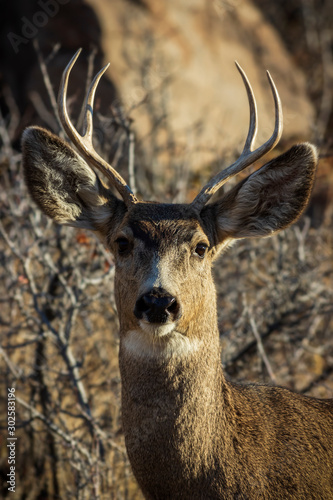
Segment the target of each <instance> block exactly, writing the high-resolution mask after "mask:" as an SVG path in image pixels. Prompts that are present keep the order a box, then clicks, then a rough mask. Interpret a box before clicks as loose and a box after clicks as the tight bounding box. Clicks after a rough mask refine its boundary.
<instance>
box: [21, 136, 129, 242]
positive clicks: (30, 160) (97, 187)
mask: <svg viewBox="0 0 333 500" xmlns="http://www.w3.org/2000/svg"><path fill="white" fill-rule="evenodd" d="M22 154H23V162H22V163H23V169H24V176H25V181H26V184H27V186H28V189H29V191H30V194H31V196H32V198H33V200H34V201H35V202H36V203H37V205H38V206H39V207H40V208H41V210H42V211H43V212H44V213H45V214H46V215H48V216H49V217H51V218H52V219H53V220H54V221H56V222H58V223H59V224H66V225H69V226H73V227H78V228H85V229H91V230H93V231H99V232H100V233H105V232H106V230H107V228H108V225H109V222H110V221H111V218H114V217H115V216H116V217H117V216H118V217H122V215H123V214H124V212H125V210H126V209H125V204H124V202H123V201H121V200H118V199H117V198H116V197H115V196H114V195H113V194H112V193H111V192H110V190H109V189H107V188H106V187H105V186H104V185H103V184H102V182H101V181H100V179H99V178H98V177H97V175H96V174H95V172H94V171H93V170H92V169H91V168H90V167H89V166H88V165H87V163H86V162H85V161H84V160H83V159H82V158H81V157H80V156H79V155H78V154H77V153H76V152H75V151H74V149H72V148H71V147H70V146H69V145H68V144H67V143H66V142H65V141H63V140H61V139H60V138H59V137H57V136H56V135H54V134H51V133H50V132H48V131H47V130H45V129H42V128H40V127H29V128H27V129H26V130H25V131H24V133H23V138H22Z"/></svg>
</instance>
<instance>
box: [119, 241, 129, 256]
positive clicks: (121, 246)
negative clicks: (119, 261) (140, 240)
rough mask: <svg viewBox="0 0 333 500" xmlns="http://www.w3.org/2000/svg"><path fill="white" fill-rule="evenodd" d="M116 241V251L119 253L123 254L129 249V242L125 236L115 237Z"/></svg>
mask: <svg viewBox="0 0 333 500" xmlns="http://www.w3.org/2000/svg"><path fill="white" fill-rule="evenodd" d="M116 243H117V246H118V253H119V255H125V254H126V253H127V252H128V251H129V249H130V242H129V241H128V239H127V238H123V237H121V238H118V239H116Z"/></svg>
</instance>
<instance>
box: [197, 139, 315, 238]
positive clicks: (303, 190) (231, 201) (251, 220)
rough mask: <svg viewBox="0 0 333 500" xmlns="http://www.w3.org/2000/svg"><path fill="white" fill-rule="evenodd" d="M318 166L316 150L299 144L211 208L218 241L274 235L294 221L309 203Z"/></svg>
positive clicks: (242, 182)
mask: <svg viewBox="0 0 333 500" xmlns="http://www.w3.org/2000/svg"><path fill="white" fill-rule="evenodd" d="M316 165H317V152H316V149H315V147H314V146H312V145H311V144H308V143H304V144H298V145H296V146H293V147H292V148H291V149H289V151H287V152H286V153H284V154H282V155H280V156H278V157H277V158H275V159H274V160H272V161H270V162H269V163H267V164H266V165H264V166H263V167H262V168H260V169H259V170H257V171H256V172H254V173H253V174H251V175H250V176H249V177H247V178H246V179H245V180H243V181H241V182H240V183H239V184H237V185H236V186H235V187H234V188H232V189H231V190H230V191H229V192H227V193H226V194H225V195H224V196H222V198H221V199H220V200H218V201H217V202H216V203H213V204H212V205H208V206H207V207H206V208H207V209H208V210H213V212H214V220H215V224H216V233H217V239H218V242H219V243H221V242H223V241H224V240H226V239H238V238H246V237H250V238H251V237H252V238H254V237H262V236H271V235H272V234H274V233H276V232H278V231H281V230H282V229H285V228H286V227H288V226H289V225H290V224H292V223H293V222H295V221H296V220H297V219H298V217H299V216H300V215H301V213H302V212H303V210H304V208H305V207H306V205H307V203H308V201H309V197H310V194H311V190H312V186H313V182H314V178H315V169H316ZM209 207H210V208H209Z"/></svg>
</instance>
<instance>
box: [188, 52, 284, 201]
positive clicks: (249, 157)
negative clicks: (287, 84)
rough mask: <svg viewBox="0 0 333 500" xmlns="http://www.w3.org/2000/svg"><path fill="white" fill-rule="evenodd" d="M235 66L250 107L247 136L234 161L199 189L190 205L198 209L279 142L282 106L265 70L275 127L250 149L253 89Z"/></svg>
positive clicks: (254, 107) (254, 115)
mask: <svg viewBox="0 0 333 500" xmlns="http://www.w3.org/2000/svg"><path fill="white" fill-rule="evenodd" d="M236 66H237V69H238V71H239V72H240V74H241V76H242V78H243V82H244V84H245V88H246V92H247V97H248V101H249V107H250V125H249V131H248V134H247V138H246V141H245V145H244V149H243V151H242V153H241V155H240V157H239V158H238V160H237V161H235V163H233V164H232V165H230V166H229V167H227V168H226V169H224V170H223V171H222V172H219V173H218V174H217V175H215V176H214V177H213V178H212V179H211V180H210V181H209V182H208V183H207V184H206V186H204V188H203V189H202V190H201V191H200V193H199V194H198V195H197V197H196V198H195V199H194V200H193V201H192V203H191V205H192V206H193V207H194V208H195V209H196V210H198V211H200V210H201V209H202V208H203V206H204V205H206V203H207V202H208V201H209V200H210V198H211V197H212V196H213V194H215V193H216V191H218V190H219V189H220V188H221V187H222V186H223V185H224V184H225V183H226V182H227V181H228V180H229V179H231V178H232V177H234V176H235V175H237V174H239V172H241V171H242V170H244V169H245V168H246V167H248V166H249V165H251V164H252V163H254V162H255V161H257V160H259V158H261V157H262V156H264V155H265V154H267V153H268V152H269V151H271V150H272V149H273V148H274V147H275V146H276V145H277V143H278V142H279V140H280V138H281V135H282V129H283V116H282V106H281V101H280V97H279V94H278V91H277V89H276V86H275V84H274V81H273V79H272V77H271V75H270V73H269V72H268V71H267V78H268V81H269V84H270V87H271V90H272V94H273V98H274V107H275V127H274V131H273V134H272V135H271V137H270V138H269V139H268V140H267V141H266V142H265V143H264V144H262V145H261V146H259V147H258V148H257V149H255V150H254V151H252V147H253V143H254V141H255V137H256V134H257V105H256V101H255V97H254V94H253V90H252V88H251V85H250V82H249V80H248V78H247V76H246V74H245V72H244V70H243V69H242V68H241V67H240V66H239V64H238V63H237V62H236Z"/></svg>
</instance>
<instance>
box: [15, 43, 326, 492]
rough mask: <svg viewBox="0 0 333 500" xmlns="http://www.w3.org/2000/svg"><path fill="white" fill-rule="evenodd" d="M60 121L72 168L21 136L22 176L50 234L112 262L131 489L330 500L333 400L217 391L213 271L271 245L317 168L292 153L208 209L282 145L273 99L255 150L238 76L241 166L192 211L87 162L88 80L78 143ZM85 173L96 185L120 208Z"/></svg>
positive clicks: (41, 136)
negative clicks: (75, 233)
mask: <svg viewBox="0 0 333 500" xmlns="http://www.w3.org/2000/svg"><path fill="white" fill-rule="evenodd" d="M78 55H79V52H77V54H76V55H75V56H74V57H73V59H72V60H71V61H70V63H69V64H68V66H67V68H66V69H65V71H64V74H63V78H62V83H61V87H60V92H59V99H58V107H59V115H60V118H61V121H62V124H63V126H64V128H65V130H66V132H67V134H68V136H69V137H70V139H71V141H72V143H73V144H74V146H75V147H76V148H77V150H78V151H79V153H80V154H78V153H77V152H76V151H75V150H74V149H72V148H71V147H70V146H69V145H68V144H67V143H66V142H64V141H63V140H61V139H60V138H59V137H57V136H56V135H53V134H51V133H50V132H48V131H47V130H44V129H42V128H38V127H31V128H28V129H27V130H26V131H25V132H24V136H23V143H22V145H23V146H22V147H23V166H24V172H25V179H26V183H27V185H28V188H29V191H30V193H31V196H32V198H33V199H34V200H35V202H36V203H37V205H38V206H39V207H40V208H41V209H42V211H43V212H44V213H45V214H46V215H48V216H50V217H51V218H52V219H54V220H55V221H56V222H58V223H60V224H67V225H69V226H73V227H77V228H85V229H90V230H92V231H95V232H96V233H97V234H98V235H99V237H100V238H101V239H102V240H103V242H104V243H105V245H106V246H107V247H108V248H109V249H110V250H111V251H112V252H113V254H114V256H115V266H116V274H115V290H116V301H117V308H118V314H119V320H120V352H119V361H120V370H121V379H122V418H123V429H124V434H125V440H126V447H127V451H128V455H129V459H130V462H131V465H132V468H133V472H134V474H135V477H136V479H137V480H138V483H139V485H140V487H141V489H142V491H143V493H144V495H145V497H146V498H148V499H173V500H175V499H182V500H184V499H228V500H229V499H291V498H292V499H304V500H305V499H310V498H311V499H316V500H318V499H325V500H328V499H330V498H331V499H332V498H333V400H319V399H315V398H311V397H306V396H301V395H298V394H295V393H293V392H291V391H290V390H288V389H285V388H280V387H269V386H266V385H254V384H249V385H240V384H236V383H232V382H230V381H228V380H226V378H225V376H224V374H223V371H222V366H221V358H220V345H219V331H218V326H217V312H216V296H215V295H216V294H215V287H214V283H213V279H212V274H211V268H212V262H213V261H214V260H215V259H216V258H217V257H218V256H219V254H220V253H221V252H222V250H223V249H225V248H226V247H227V246H228V245H229V244H230V243H231V242H232V241H233V240H237V239H240V238H247V237H249V238H258V237H267V236H271V235H273V234H274V233H276V232H278V231H281V230H282V229H285V228H286V227H288V226H289V225H290V224H292V223H293V222H294V221H295V220H297V218H298V217H299V216H300V214H301V213H302V211H303V210H304V208H305V207H306V205H307V202H308V200H309V196H310V193H311V189H312V185H313V182H314V175H315V168H316V163H317V154H316V150H315V148H314V147H313V146H312V145H310V144H307V143H304V144H298V145H296V146H293V147H292V148H291V149H290V150H289V151H287V152H286V153H284V154H281V155H280V156H279V157H277V158H276V159H274V160H272V161H270V162H269V163H267V164H266V165H264V166H263V167H261V168H260V169H259V170H258V171H256V172H254V173H252V174H251V175H249V176H248V177H247V178H245V179H244V180H242V181H240V182H239V183H238V184H237V185H235V186H234V187H233V188H232V189H231V190H229V191H228V192H227V193H226V194H223V195H222V196H221V197H220V198H219V199H217V200H216V201H211V202H210V203H208V202H209V200H210V199H211V197H212V195H213V194H214V193H216V192H217V191H218V190H219V189H220V188H221V186H222V185H223V184H224V183H225V182H226V181H227V180H229V179H230V178H231V177H233V176H235V175H236V174H238V173H239V172H241V171H242V170H243V169H245V168H246V167H248V166H249V165H251V164H252V163H253V162H254V161H256V160H258V159H259V158H261V157H262V156H263V155H265V154H266V153H267V152H268V151H270V150H271V149H272V148H274V146H275V145H276V144H277V142H278V141H279V139H280V136H281V133H282V111H281V104H280V99H279V96H278V93H277V90H276V88H275V85H274V83H273V80H272V78H271V77H270V75H269V73H268V80H269V84H270V87H271V90H272V94H273V98H274V102H275V129H274V132H273V134H272V136H271V138H270V139H269V140H268V141H267V142H266V143H264V144H263V145H261V146H260V147H259V148H257V149H255V150H253V143H254V140H255V136H256V131H257V111H256V102H255V98H254V95H253V92H252V89H251V86H250V84H249V82H248V79H247V77H246V75H245V73H244V72H243V70H242V69H241V68H240V67H239V66H237V67H238V70H239V72H240V74H241V76H242V79H243V81H244V84H245V87H246V91H247V95H248V100H249V106H250V125H249V132H248V136H247V139H246V142H245V147H244V150H243V152H242V154H241V155H240V157H239V159H238V160H237V161H236V162H235V163H234V164H232V165H231V166H229V167H228V168H226V169H225V170H223V171H222V172H221V173H218V174H217V175H216V176H215V177H213V179H212V180H211V181H210V182H208V184H207V185H206V186H205V187H204V188H203V189H202V190H201V192H200V193H199V194H198V196H197V197H196V198H195V199H194V201H193V202H192V203H190V204H166V203H157V202H156V203H155V202H144V201H139V200H138V199H137V198H136V196H134V194H133V193H132V191H131V190H130V188H129V187H128V186H127V184H126V182H125V181H124V179H123V178H122V177H121V176H120V175H119V174H118V173H117V172H116V171H115V170H114V169H113V168H112V167H111V166H110V165H108V164H107V163H106V162H105V161H104V160H103V159H102V158H101V157H100V156H99V155H98V154H97V153H96V152H95V150H94V148H93V145H92V135H93V124H92V115H93V101H94V94H95V91H96V88H97V85H98V82H99V79H100V78H101V76H102V74H103V73H104V72H105V70H106V68H107V66H106V67H105V68H103V69H102V70H101V71H100V72H99V73H98V74H97V75H96V77H95V79H94V80H93V82H92V84H91V86H90V89H89V91H88V94H87V97H86V103H85V124H84V135H83V136H81V135H80V134H79V133H78V132H77V131H76V129H75V128H74V126H73V124H72V123H71V121H70V119H69V116H68V113H67V108H66V93H67V85H68V78H69V74H70V71H71V69H72V67H73V66H74V64H75V61H76V59H77V57H78ZM92 167H95V168H97V169H98V170H100V171H101V172H102V173H103V174H105V175H106V176H107V177H108V179H109V181H110V184H111V185H112V186H113V187H114V188H116V189H117V191H118V193H119V194H120V195H121V198H122V199H119V198H118V197H116V196H115V195H114V194H112V192H111V190H110V189H109V188H108V187H106V185H105V184H103V182H102V181H101V180H100V179H99V177H98V176H97V174H96V173H95V171H94V170H93V168H92Z"/></svg>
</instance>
